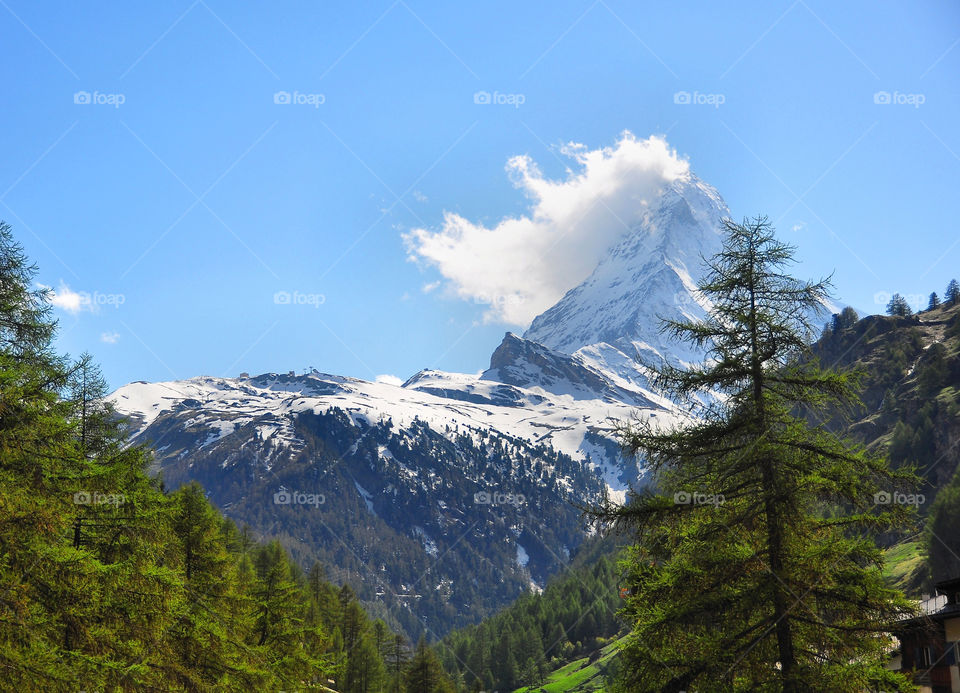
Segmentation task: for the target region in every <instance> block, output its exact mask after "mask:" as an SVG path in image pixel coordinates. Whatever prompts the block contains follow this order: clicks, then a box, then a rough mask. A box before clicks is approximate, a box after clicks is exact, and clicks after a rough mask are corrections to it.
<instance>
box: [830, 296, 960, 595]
mask: <svg viewBox="0 0 960 693" xmlns="http://www.w3.org/2000/svg"><path fill="white" fill-rule="evenodd" d="M897 299H898V297H897V295H894V296H893V297H892V298H891V300H890V303H889V304H888V306H887V312H888V313H889V314H888V315H871V316H867V317H865V318H863V319H861V320H858V319H857V317H856V314H852V315H851V314H849V313H848V314H845V315H835V316H834V317H833V319H832V320H831V321H830V322H829V323H828V324H827V326H826V327H825V329H824V332H823V335H822V336H821V338H820V340H819V341H818V342H817V343H816V344H815V345H814V347H813V354H814V356H816V357H817V358H818V359H819V360H820V362H821V363H823V364H825V365H827V366H830V367H834V368H838V369H843V370H856V371H859V372H860V373H861V377H860V382H859V384H858V392H859V394H860V398H861V400H862V401H863V406H862V407H859V408H856V409H854V410H853V411H852V412H850V415H849V416H847V417H840V416H830V415H829V414H828V415H827V418H828V421H827V424H828V426H829V427H830V429H831V430H833V431H835V432H838V433H842V434H844V435H849V436H850V437H852V438H854V439H855V440H857V441H859V442H861V443H862V444H863V445H865V446H866V448H867V449H868V450H871V451H874V452H878V453H885V454H887V456H888V457H889V459H890V463H891V465H893V466H894V467H902V466H906V465H915V466H916V469H917V473H918V474H919V475H920V476H921V477H922V480H923V483H922V485H921V487H920V488H919V489H918V493H920V494H921V495H922V496H923V502H922V503H920V504H919V505H918V510H919V513H920V516H921V517H922V518H924V520H925V530H924V531H923V532H922V533H921V534H916V533H910V534H907V535H902V534H895V535H888V536H886V537H884V538H883V539H884V541H885V542H886V543H891V542H893V541H897V540H907V541H913V540H919V541H920V542H921V545H922V551H923V553H924V554H925V561H924V562H922V563H920V564H919V565H918V567H917V569H916V570H914V571H912V575H911V576H909V577H908V578H907V579H906V580H904V582H903V584H904V585H905V586H906V587H908V588H911V589H913V590H919V589H920V588H923V587H926V588H929V586H930V584H931V583H932V582H935V581H937V580H943V579H947V578H950V577H955V576H957V575H960V559H958V558H957V556H958V555H960V495H958V491H957V489H958V488H960V465H958V463H960V285H958V283H957V282H956V281H955V280H951V281H950V283H949V284H948V285H947V288H946V291H945V292H944V299H943V300H940V299H939V297H938V296H937V294H936V293H935V292H934V293H933V294H931V297H930V300H929V303H928V307H927V309H926V310H923V311H920V312H917V313H914V312H912V310H911V309H910V307H909V305H908V304H907V302H906V301H905V300H903V299H902V297H900V300H897ZM907 555H908V557H909V558H908V560H913V556H912V555H911V554H909V553H908V554H907Z"/></svg>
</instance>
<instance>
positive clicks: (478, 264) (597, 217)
mask: <svg viewBox="0 0 960 693" xmlns="http://www.w3.org/2000/svg"><path fill="white" fill-rule="evenodd" d="M560 151H561V153H562V154H563V155H565V156H567V157H569V158H570V159H571V160H572V164H573V165H574V166H575V168H576V170H572V169H570V168H568V169H567V172H566V177H565V178H564V179H563V180H550V179H547V178H545V177H544V176H543V174H542V173H541V172H540V170H539V169H538V168H537V165H536V163H535V162H534V161H533V160H532V159H531V158H530V157H529V156H515V157H512V158H511V159H510V160H509V161H508V163H507V167H506V168H507V172H508V174H509V175H510V177H511V178H512V179H513V181H514V184H515V186H516V187H517V188H519V189H520V190H522V191H523V192H524V193H525V194H526V195H527V197H529V198H530V207H529V210H528V211H527V213H526V214H524V215H522V216H519V217H508V218H504V219H502V220H500V221H499V222H498V223H497V224H496V225H494V226H492V227H489V228H488V227H487V226H485V225H483V224H475V223H473V222H471V221H469V220H468V219H465V218H463V217H461V216H460V215H458V214H455V213H453V212H445V213H444V219H443V226H442V228H441V229H440V230H439V231H430V230H427V229H414V230H413V231H411V232H410V233H407V234H404V240H405V242H406V244H407V249H408V251H409V256H410V259H412V260H416V261H421V262H425V263H426V264H429V265H433V266H434V267H436V268H437V269H438V270H439V271H440V274H441V275H442V276H443V277H444V279H445V280H446V287H447V289H448V290H449V291H450V292H451V293H453V294H454V295H455V296H457V297H459V298H462V299H467V300H473V301H475V302H477V303H481V304H484V305H486V306H488V308H487V310H486V312H485V313H484V320H485V321H486V322H491V321H497V322H504V323H508V324H513V325H521V326H525V325H527V324H529V323H530V321H531V320H532V319H533V318H534V317H536V316H537V315H538V314H539V313H541V312H543V311H544V310H546V309H547V308H549V307H550V306H551V305H553V304H554V303H556V302H557V301H558V300H559V299H560V298H561V297H562V296H563V294H564V293H565V292H566V291H568V290H569V289H570V288H572V287H573V286H575V285H576V284H578V283H579V282H581V281H583V280H584V279H585V278H586V277H587V276H588V275H589V274H590V272H591V271H592V270H593V268H594V267H595V266H596V264H597V262H598V261H599V260H600V258H601V257H602V255H603V253H604V251H606V250H607V249H608V248H609V247H610V246H611V245H613V243H615V242H616V241H617V240H618V239H619V238H620V237H621V236H623V235H624V234H625V233H626V232H627V230H628V229H627V226H626V225H628V224H631V223H633V222H634V221H636V220H637V219H638V217H639V215H640V214H642V212H643V210H644V208H646V207H647V206H648V205H650V203H651V202H653V201H654V200H655V199H656V198H657V196H658V195H659V194H660V192H661V190H662V187H663V185H664V184H666V183H669V182H672V181H674V180H677V179H680V178H686V177H688V176H689V174H690V168H689V164H688V163H687V161H686V160H684V159H681V158H680V157H679V156H678V155H677V153H676V152H675V151H674V150H672V149H670V146H669V145H668V144H667V141H666V140H665V139H664V138H662V137H656V136H651V137H649V138H647V139H637V138H636V137H635V136H634V135H633V134H632V133H630V132H624V133H623V134H622V135H621V136H620V138H619V139H618V140H617V142H616V144H615V145H614V146H612V147H601V148H599V149H592V150H591V149H587V147H586V146H584V145H582V144H574V143H570V144H567V145H566V146H564V147H562V148H561V149H560Z"/></svg>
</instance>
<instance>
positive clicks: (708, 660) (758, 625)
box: [598, 218, 916, 693]
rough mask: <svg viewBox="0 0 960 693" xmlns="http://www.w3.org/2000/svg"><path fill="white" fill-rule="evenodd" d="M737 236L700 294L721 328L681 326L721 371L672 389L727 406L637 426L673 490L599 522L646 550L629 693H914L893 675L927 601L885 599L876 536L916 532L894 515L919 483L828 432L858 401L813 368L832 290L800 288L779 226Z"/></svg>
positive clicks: (695, 373)
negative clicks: (899, 632) (901, 629)
mask: <svg viewBox="0 0 960 693" xmlns="http://www.w3.org/2000/svg"><path fill="white" fill-rule="evenodd" d="M724 230H725V241H724V246H723V249H722V251H721V252H720V253H719V254H718V255H717V256H715V257H714V258H713V259H712V260H710V261H709V262H708V268H707V269H708V272H707V275H706V278H705V279H704V281H703V282H702V283H701V284H700V290H701V292H703V294H704V295H706V296H708V297H709V298H710V299H711V300H712V302H713V306H714V309H713V311H712V313H711V314H710V315H709V316H707V318H706V319H704V320H703V321H701V322H668V323H666V324H665V327H664V329H665V330H666V331H667V332H668V333H669V334H671V335H673V336H674V337H676V338H680V339H685V340H687V341H689V342H691V343H692V344H694V345H696V346H698V347H701V348H702V349H704V350H705V352H706V360H705V361H704V362H703V363H702V364H700V365H695V366H693V367H691V368H690V369H689V370H681V369H676V368H672V367H669V366H664V367H660V368H658V369H657V373H656V377H655V382H656V384H657V385H658V386H659V387H660V388H661V389H662V390H663V391H664V392H665V393H668V394H670V395H671V396H673V397H674V398H676V399H678V400H680V401H685V402H688V403H689V404H690V406H695V404H694V403H695V401H696V400H695V399H694V398H695V397H698V396H700V397H702V396H704V395H705V394H706V393H709V392H715V393H718V394H719V395H721V397H720V398H718V399H716V400H714V403H713V404H707V405H703V406H701V407H699V408H698V414H699V415H700V416H699V418H698V419H696V420H693V421H691V422H689V423H687V424H685V425H680V426H677V427H674V428H666V429H659V428H654V426H653V425H652V424H650V423H649V422H648V421H647V420H644V419H638V420H636V421H634V422H632V423H627V424H624V426H623V427H622V428H621V434H622V436H623V441H624V443H625V445H626V446H627V448H628V449H629V450H632V451H634V452H636V453H642V454H643V455H644V457H645V459H646V464H647V468H648V469H649V470H650V473H651V474H652V476H653V479H654V482H655V485H654V486H652V487H650V488H649V489H647V490H645V491H643V492H641V493H636V494H633V496H632V498H631V500H630V502H629V503H628V504H627V505H626V506H623V507H617V506H611V505H608V506H607V507H605V508H602V509H601V510H600V511H599V513H598V514H599V516H600V517H601V518H602V519H606V520H609V521H613V522H614V523H616V524H618V525H619V526H621V527H622V528H626V529H630V530H631V531H633V532H635V537H636V542H635V544H634V546H632V547H631V549H630V550H629V552H628V553H627V557H626V560H625V564H624V567H625V569H626V570H627V571H628V576H629V587H630V588H631V593H630V595H629V596H628V597H627V599H626V608H625V610H624V614H625V616H627V617H628V618H629V620H630V622H631V625H632V632H631V635H630V640H629V645H628V647H627V648H626V651H625V653H624V662H623V664H622V671H621V674H620V678H619V684H618V685H619V690H623V691H646V690H650V691H653V690H656V691H681V690H691V689H693V690H732V691H754V690H777V691H786V692H791V693H792V692H796V691H821V690H822V691H826V690H829V691H850V692H854V691H857V692H859V691H863V690H887V691H892V690H910V689H911V688H910V686H909V685H908V682H907V681H906V679H905V678H903V677H901V676H900V675H899V674H895V673H893V672H890V671H887V670H886V669H885V667H884V662H885V653H886V649H885V648H886V646H887V643H888V642H889V636H887V635H885V633H886V630H887V629H888V628H889V627H890V626H891V624H892V623H893V622H894V621H896V620H897V619H898V618H901V617H903V616H904V615H906V614H908V613H910V608H909V603H908V602H907V601H906V600H905V598H904V597H903V596H902V595H900V594H899V593H897V592H896V591H895V590H892V589H890V588H888V587H887V586H886V585H885V583H884V580H883V577H882V574H881V566H882V554H881V552H880V551H879V549H878V548H877V547H876V545H875V543H874V541H873V539H872V536H873V534H871V532H875V531H877V530H882V529H888V528H891V527H895V526H902V525H903V524H904V523H905V522H907V521H908V519H909V517H910V512H909V508H907V507H906V506H902V505H895V504H887V505H884V504H881V505H879V506H877V505H876V504H877V502H880V503H883V499H885V498H888V496H886V495H883V494H885V493H890V492H893V491H902V490H903V489H906V488H909V487H910V485H911V484H914V483H916V477H914V476H913V475H912V474H910V473H908V472H906V471H903V472H891V471H890V470H889V468H888V466H887V463H886V461H885V460H883V459H882V458H879V457H877V456H874V455H872V454H869V453H867V452H865V451H864V450H862V449H860V448H858V447H857V446H856V445H854V444H852V443H850V442H848V441H842V440H839V439H838V438H836V437H834V435H833V434H831V433H830V432H828V431H827V430H826V429H825V427H824V426H821V425H818V424H816V423H811V420H812V421H816V419H817V417H818V416H820V415H822V414H823V413H824V411H825V410H826V407H827V406H828V405H829V406H840V405H853V404H855V403H856V401H857V400H856V396H855V395H854V392H853V385H854V384H855V380H854V379H853V376H851V375H850V374H838V373H835V372H830V371H825V370H821V369H820V367H819V366H818V364H817V363H816V362H815V361H813V360H812V359H811V358H810V357H809V351H808V338H809V335H810V334H811V333H812V331H811V327H810V324H809V322H808V320H809V317H810V315H811V314H815V313H816V311H817V309H818V308H819V307H820V306H821V305H822V304H823V301H824V299H825V298H826V296H827V290H828V286H829V284H828V281H826V280H824V281H819V282H814V283H808V282H803V281H799V280H797V279H795V278H793V277H792V276H790V275H789V274H788V273H787V271H786V268H787V267H788V265H789V264H790V263H791V262H792V258H793V248H792V247H790V246H788V245H785V244H783V243H781V242H779V241H778V240H777V239H776V237H775V235H774V232H773V229H772V228H771V227H770V225H769V223H768V222H767V221H766V219H765V218H759V219H754V220H744V222H743V223H742V224H736V223H734V222H732V221H729V220H726V221H725V222H724ZM878 499H880V500H879V501H878Z"/></svg>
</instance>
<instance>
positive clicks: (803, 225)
mask: <svg viewBox="0 0 960 693" xmlns="http://www.w3.org/2000/svg"><path fill="white" fill-rule="evenodd" d="M805 228H807V222H805V221H798V222H797V223H796V224H794V225H793V226H791V227H790V230H791V231H793V232H794V233H797V232H798V231H803V230H804V229H805Z"/></svg>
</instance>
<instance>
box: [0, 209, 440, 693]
mask: <svg viewBox="0 0 960 693" xmlns="http://www.w3.org/2000/svg"><path fill="white" fill-rule="evenodd" d="M35 274H36V268H35V267H33V266H31V265H30V264H29V262H28V260H27V258H26V257H25V256H24V254H23V252H22V250H21V248H20V246H19V245H18V244H17V243H16V242H15V240H14V239H13V236H12V233H11V230H10V227H9V226H7V225H5V224H0V682H2V687H3V689H4V690H25V691H28V690H44V691H76V690H111V691H112V690H130V691H133V690H137V691H207V690H284V689H286V690H291V689H293V690H303V689H310V690H329V689H327V686H328V685H329V686H335V687H336V688H335V689H336V690H337V691H339V692H340V693H345V692H347V691H350V692H352V693H367V692H370V691H374V690H376V691H381V690H390V691H397V692H400V691H405V690H411V691H418V692H419V691H429V692H431V693H433V692H434V691H449V690H451V688H450V686H451V684H450V682H449V680H448V679H447V677H446V676H445V675H444V673H443V671H442V669H441V668H440V667H439V665H438V664H437V663H436V655H435V654H433V652H432V651H431V650H430V649H429V648H427V647H426V646H425V645H424V644H423V643H421V645H420V646H418V647H417V649H416V650H415V651H413V652H412V653H411V652H410V648H409V647H408V645H407V644H406V643H405V641H404V640H403V638H402V637H401V636H399V635H397V634H395V633H392V632H391V631H390V630H389V628H387V626H386V624H384V623H383V622H382V621H373V620H371V619H370V618H369V617H368V616H367V614H366V613H365V612H364V610H363V609H362V608H361V606H360V605H359V603H358V601H357V599H356V597H355V595H354V594H353V591H352V590H351V589H350V588H349V587H347V586H343V587H336V586H334V585H333V584H332V583H330V582H329V581H327V580H326V578H325V575H324V572H323V570H322V568H321V567H320V566H319V565H317V564H315V565H314V566H313V567H312V568H311V569H310V570H309V571H307V572H304V571H303V570H302V569H301V568H300V567H299V565H298V563H296V562H294V561H293V560H292V559H291V557H290V556H289V555H288V554H287V552H286V551H285V550H284V548H283V547H282V546H281V545H280V543H278V542H277V541H271V542H269V543H258V542H257V541H255V539H254V538H253V535H252V533H251V532H250V530H249V528H243V529H238V528H237V526H236V525H235V524H234V523H233V522H232V521H230V520H228V519H225V518H224V517H223V516H221V515H220V514H219V513H218V512H217V511H216V510H215V509H214V508H213V506H211V504H210V503H209V501H208V500H207V498H206V496H205V494H204V492H203V490H202V489H201V487H200V486H199V485H197V484H186V485H184V486H182V487H181V488H179V489H178V490H177V491H175V492H173V493H167V492H165V491H164V489H163V487H162V483H161V482H160V481H159V480H158V479H156V478H151V477H150V476H148V475H147V473H146V470H147V468H148V466H149V463H150V455H149V451H148V450H147V449H145V448H143V447H140V446H128V445H127V444H126V437H125V435H124V432H123V430H122V424H121V422H120V421H119V420H118V418H117V416H116V415H115V413H114V412H113V411H112V409H111V408H110V407H109V405H107V404H106V403H105V401H104V400H103V395H104V394H105V385H104V382H103V379H102V377H100V375H99V372H98V370H97V368H96V366H95V365H94V364H93V362H92V360H91V359H90V358H89V357H87V356H82V357H81V358H80V359H78V360H73V359H70V358H69V357H67V356H65V355H62V354H58V353H57V352H56V351H55V349H54V348H53V346H52V343H53V338H54V336H55V333H56V323H55V321H54V320H53V319H52V317H51V311H50V303H49V300H48V299H49V296H48V294H47V292H46V291H45V290H43V289H35V288H34V284H33V280H34V277H35Z"/></svg>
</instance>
